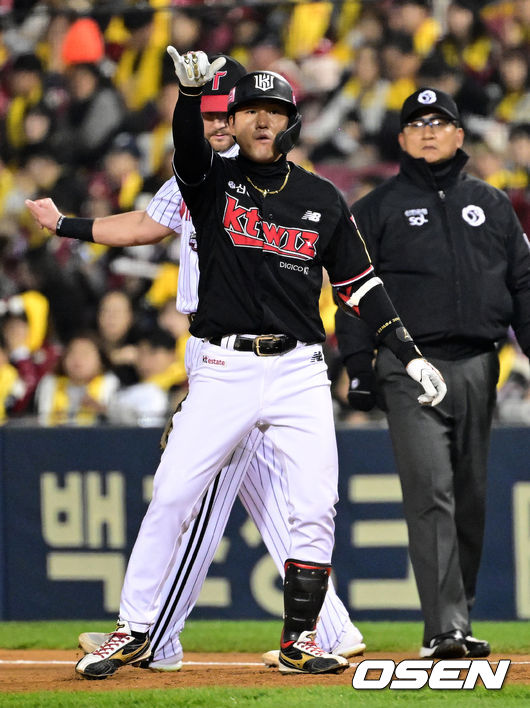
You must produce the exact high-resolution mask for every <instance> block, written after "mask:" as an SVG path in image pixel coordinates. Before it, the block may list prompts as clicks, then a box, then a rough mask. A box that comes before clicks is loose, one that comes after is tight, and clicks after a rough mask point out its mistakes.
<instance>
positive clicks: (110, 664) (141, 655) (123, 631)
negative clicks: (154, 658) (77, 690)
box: [75, 621, 151, 679]
mask: <svg viewBox="0 0 530 708" xmlns="http://www.w3.org/2000/svg"><path fill="white" fill-rule="evenodd" d="M150 654H151V649H150V647H149V636H148V635H147V634H144V635H141V636H140V637H138V636H134V635H133V633H132V632H131V628H130V627H129V624H128V623H127V622H125V621H118V623H117V624H116V631H115V632H113V633H112V634H111V635H110V636H109V638H108V639H107V641H106V642H104V643H103V644H102V645H101V646H100V647H99V648H98V649H96V650H95V651H93V652H91V653H90V654H85V656H84V657H83V658H82V659H81V660H80V661H78V662H77V665H76V667H75V670H76V671H77V673H78V674H81V676H83V677H84V678H87V679H104V678H107V676H112V674H113V673H114V672H115V671H117V670H118V669H119V668H120V667H121V666H125V665H126V664H136V663H138V662H140V661H143V660H144V659H147V658H149V655H150Z"/></svg>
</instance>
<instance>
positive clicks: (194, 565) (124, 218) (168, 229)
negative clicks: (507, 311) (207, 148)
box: [27, 60, 365, 671]
mask: <svg viewBox="0 0 530 708" xmlns="http://www.w3.org/2000/svg"><path fill="white" fill-rule="evenodd" d="M231 61H233V60H231ZM234 64H236V63H235V62H234ZM229 69H230V67H229ZM229 78H230V79H232V77H229ZM237 78H238V76H235V78H234V79H233V81H235V80H237ZM214 83H215V82H214ZM225 86H226V83H225V82H223V79H221V81H220V82H217V87H218V89H217V93H215V89H213V91H214V93H213V97H212V94H207V95H205V96H203V101H204V104H203V106H202V110H203V118H204V123H205V135H206V137H207V138H208V139H209V140H210V142H211V143H212V146H213V147H214V149H215V150H217V151H219V152H220V153H221V154H222V155H225V156H227V157H229V156H232V155H235V154H237V150H238V148H237V146H236V145H234V144H233V140H232V138H231V136H230V134H229V133H228V129H227V123H226V98H227V93H228V90H229V88H230V87H231V84H230V85H229V86H228V87H227V89H226V93H225V91H224V90H223V89H224V88H225ZM219 91H221V93H219ZM205 99H206V100H205ZM208 99H211V101H214V99H216V101H215V102H213V103H212V102H211V101H210V102H209V100H208ZM219 99H224V104H220V103H219ZM223 106H224V110H219V109H220V108H223ZM27 205H28V208H29V209H30V211H31V212H32V214H33V215H34V217H35V218H36V219H37V221H38V222H39V223H40V225H41V226H46V227H47V228H50V229H51V230H52V231H54V230H55V226H56V224H57V219H58V215H59V212H58V211H57V209H56V207H55V205H54V204H53V202H52V200H50V199H43V200H38V201H36V202H30V201H29V200H28V202H27ZM83 221H85V220H83ZM172 232H177V233H180V234H181V243H180V268H179V281H178V294H177V309H178V310H179V311H180V312H182V313H184V314H187V315H189V316H192V315H193V314H194V313H195V311H196V309H197V302H198V282H199V268H198V258H197V254H196V251H195V250H194V233H195V232H194V227H193V223H192V221H191V218H190V216H189V212H188V210H187V208H186V205H185V204H184V202H183V200H182V197H181V195H180V191H179V189H178V186H177V184H176V181H175V178H171V179H170V180H168V181H167V182H166V183H165V184H164V185H163V186H162V187H161V188H160V190H159V191H158V192H157V194H156V195H155V196H154V197H153V199H152V200H151V202H150V203H149V205H148V206H147V209H146V210H145V211H143V212H141V211H137V212H129V213H127V214H117V215H114V216H110V217H103V218H98V219H96V220H95V221H94V222H93V227H92V236H93V240H94V241H95V242H97V243H104V244H106V245H109V246H130V245H140V244H146V243H155V242H158V241H160V240H162V239H163V238H164V237H166V236H167V235H168V234H170V233H172ZM201 346H202V340H200V339H196V338H194V337H190V339H189V340H188V343H187V347H186V369H187V371H188V374H189V373H190V372H191V371H192V370H193V368H194V367H195V366H196V364H197V357H198V355H199V352H200V348H201ZM238 494H239V497H240V499H241V501H242V503H243V505H244V507H245V509H246V510H247V512H248V513H249V515H250V517H251V519H252V520H253V521H254V523H255V525H256V527H257V528H258V530H259V532H260V534H261V536H262V538H263V540H264V542H265V544H266V546H267V549H268V551H269V553H270V554H271V556H272V558H273V560H274V563H275V564H276V566H277V568H278V571H279V572H280V573H281V575H282V577H283V573H284V562H285V560H286V559H287V558H288V549H289V524H288V519H289V512H288V507H287V494H286V490H285V489H284V480H283V477H282V472H281V469H280V467H279V465H278V463H277V461H276V459H275V454H274V447H273V445H272V443H271V442H270V441H269V440H268V439H267V437H266V435H263V434H262V433H261V432H259V431H258V430H253V431H252V432H251V433H250V434H249V435H248V436H247V438H246V439H245V440H244V441H243V442H242V443H241V444H240V445H239V446H238V447H237V448H236V449H235V450H234V452H233V454H232V456H231V458H230V461H229V463H228V464H227V465H226V466H225V467H223V469H222V470H221V471H220V472H219V474H218V475H217V477H216V478H215V480H214V482H213V483H212V485H211V486H210V488H209V489H208V491H207V492H206V494H205V496H204V498H203V500H202V502H201V504H200V507H199V509H197V515H196V517H195V519H194V520H193V522H192V523H191V525H190V527H189V528H188V530H187V531H186V533H185V535H184V536H183V538H182V542H181V545H180V548H179V550H178V554H177V557H176V561H175V565H174V567H173V570H172V573H171V575H170V577H169V578H168V580H167V582H166V585H165V588H164V591H163V594H162V601H161V604H160V610H159V613H158V616H157V619H156V621H155V623H154V624H153V625H152V626H151V628H150V644H151V656H150V658H149V659H148V660H146V661H144V662H142V664H141V665H142V666H143V667H144V668H149V669H151V670H153V671H178V670H179V669H180V668H181V666H182V646H181V643H180V639H179V635H180V632H181V631H182V629H183V627H184V623H185V621H186V618H187V617H188V615H189V614H190V612H191V610H192V608H193V607H194V605H195V603H196V601H197V598H198V596H199V593H200V589H201V587H202V585H203V583H204V580H205V578H206V575H207V571H208V568H209V567H210V565H211V563H212V560H213V557H214V554H215V551H216V549H217V547H218V545H219V542H220V540H221V538H222V536H223V533H224V530H225V527H226V524H227V522H228V517H229V513H230V510H231V508H232V506H233V503H234V502H235V499H236V497H237V496H238ZM107 637H108V635H107V634H103V633H93V632H92V633H83V634H82V635H80V637H79V640H80V645H81V647H82V648H83V649H84V650H85V651H87V652H90V651H93V650H94V649H95V648H97V647H98V646H99V645H100V644H102V643H103V642H104V641H105V640H106V639H107ZM317 642H318V644H319V646H321V647H322V648H323V649H324V650H325V651H332V652H333V653H335V654H341V655H343V656H345V657H346V658H348V657H350V656H354V655H358V654H362V653H363V651H364V649H365V645H364V643H363V637H362V634H361V633H360V632H359V630H358V629H357V628H356V627H355V626H354V625H353V623H352V622H351V620H350V618H349V615H348V612H347V610H346V608H345V607H344V605H343V603H342V602H341V601H340V599H339V598H338V596H337V594H336V592H335V588H334V587H333V584H332V583H331V582H330V583H329V586H328V592H327V596H326V600H325V602H324V605H323V607H322V611H321V617H320V621H319V622H318V625H317ZM277 654H278V652H277V651H276V652H268V653H267V654H266V655H264V661H265V663H267V664H268V665H271V666H273V665H277V661H278V660H277Z"/></svg>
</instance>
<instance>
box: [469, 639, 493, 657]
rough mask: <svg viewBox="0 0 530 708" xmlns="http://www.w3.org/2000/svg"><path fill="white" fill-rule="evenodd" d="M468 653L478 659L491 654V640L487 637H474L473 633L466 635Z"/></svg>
mask: <svg viewBox="0 0 530 708" xmlns="http://www.w3.org/2000/svg"><path fill="white" fill-rule="evenodd" d="M464 641H465V643H466V649H467V655H466V656H469V657H470V658H471V659H478V658H482V657H485V656H489V655H490V654H491V647H490V645H489V642H487V641H486V640H485V639H477V638H476V637H472V636H471V634H468V635H466V638H465V640H464Z"/></svg>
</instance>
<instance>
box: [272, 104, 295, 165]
mask: <svg viewBox="0 0 530 708" xmlns="http://www.w3.org/2000/svg"><path fill="white" fill-rule="evenodd" d="M301 129H302V116H301V115H300V113H298V112H296V113H294V114H293V115H291V116H290V118H289V122H288V123H287V128H286V129H285V130H282V131H281V133H278V135H277V136H276V138H275V140H274V144H275V145H276V147H277V149H278V150H279V151H280V152H281V153H282V154H284V155H287V153H288V152H289V151H290V150H292V149H293V148H294V146H295V145H296V142H297V140H298V138H299V137H300V130H301Z"/></svg>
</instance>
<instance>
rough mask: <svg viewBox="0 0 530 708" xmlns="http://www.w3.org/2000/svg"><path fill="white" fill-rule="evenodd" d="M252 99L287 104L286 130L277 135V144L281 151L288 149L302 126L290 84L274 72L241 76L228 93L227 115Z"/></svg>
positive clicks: (287, 150) (254, 72)
mask: <svg viewBox="0 0 530 708" xmlns="http://www.w3.org/2000/svg"><path fill="white" fill-rule="evenodd" d="M254 101H274V102H275V103H281V104H284V105H285V106H287V109H288V111H289V123H288V124H287V129H286V130H284V131H282V132H281V133H278V135H277V136H276V146H277V148H278V149H279V150H280V152H283V153H288V152H289V150H291V149H292V148H293V147H294V145H295V143H296V141H297V140H298V136H299V135H300V129H301V127H302V116H301V115H300V113H298V108H297V107H296V99H295V96H294V92H293V89H292V87H291V84H290V83H289V82H288V81H287V79H284V77H283V76H280V74H276V73H275V72H274V71H252V72H250V73H249V74H246V75H245V76H243V77H242V78H240V79H239V80H238V81H237V82H236V84H235V86H234V87H233V88H232V90H231V91H230V93H229V95H228V115H233V114H234V113H235V111H237V110H238V109H239V108H242V107H243V106H245V105H247V104H249V103H253V102H254Z"/></svg>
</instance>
